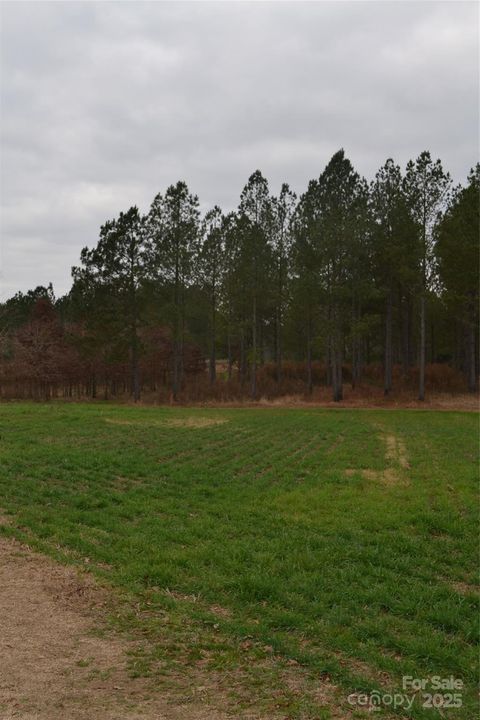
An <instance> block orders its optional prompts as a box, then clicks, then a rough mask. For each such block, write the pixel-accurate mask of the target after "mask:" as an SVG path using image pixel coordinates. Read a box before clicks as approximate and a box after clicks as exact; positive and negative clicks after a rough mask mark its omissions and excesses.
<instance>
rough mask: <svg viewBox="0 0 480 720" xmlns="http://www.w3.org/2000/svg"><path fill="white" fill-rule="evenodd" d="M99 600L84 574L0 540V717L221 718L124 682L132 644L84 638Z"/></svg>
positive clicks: (98, 591) (138, 681)
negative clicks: (128, 652)
mask: <svg viewBox="0 0 480 720" xmlns="http://www.w3.org/2000/svg"><path fill="white" fill-rule="evenodd" d="M105 599H106V595H105V593H104V591H102V589H101V588H99V587H98V586H97V585H95V583H94V582H93V580H91V579H90V578H89V577H88V576H85V577H84V576H83V575H82V574H80V573H78V572H77V571H76V570H75V569H72V568H68V567H64V566H62V565H58V564H56V563H54V562H53V561H51V560H49V559H48V558H44V557H42V556H40V555H37V554H35V553H33V552H32V551H30V550H29V549H28V548H25V547H24V546H22V545H20V544H19V543H17V542H15V541H13V540H7V539H5V538H0V657H1V663H0V718H1V719H2V720H13V719H15V720H18V719H21V720H92V718H98V719H99V720H136V719H138V720H153V719H154V718H155V720H180V718H181V719H182V720H207V718H208V720H224V718H226V716H224V715H220V714H218V713H215V712H214V711H212V709H211V708H210V707H206V706H203V707H202V706H201V705H199V706H198V707H195V706H194V704H192V703H189V704H188V705H180V706H179V705H178V704H170V703H169V698H168V697H166V696H165V695H163V696H162V695H161V693H160V691H155V689H154V688H152V687H151V686H149V685H148V683H147V681H145V680H142V679H131V678H129V677H128V675H127V673H126V652H127V651H128V650H129V649H131V648H132V647H133V644H132V643H130V644H129V642H128V641H124V640H122V639H119V638H100V637H95V636H94V635H92V634H91V630H92V628H94V627H95V625H96V624H97V623H98V617H99V615H101V608H102V606H103V605H104V603H105Z"/></svg>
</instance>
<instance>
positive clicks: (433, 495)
mask: <svg viewBox="0 0 480 720" xmlns="http://www.w3.org/2000/svg"><path fill="white" fill-rule="evenodd" d="M0 434H1V439H0V450H1V455H0V460H1V466H0V494H1V497H0V509H1V511H2V513H3V515H4V516H5V515H6V516H7V522H5V523H4V524H3V525H2V532H3V533H4V534H10V535H12V534H13V535H16V536H17V537H19V538H20V539H22V540H24V541H27V542H29V543H30V544H31V545H32V546H36V547H38V548H40V549H42V550H43V551H45V552H49V553H51V554H54V555H56V556H57V557H59V558H62V559H65V560H68V561H71V562H81V563H82V564H84V565H85V564H86V565H88V567H90V568H91V569H92V571H94V572H95V573H97V574H98V575H102V576H103V577H104V578H106V579H108V581H109V582H110V583H111V584H112V585H113V586H114V587H118V588H120V589H121V591H122V593H124V595H125V594H127V595H128V596H129V597H131V598H132V602H133V600H135V599H136V601H138V603H139V607H141V608H149V612H148V613H147V612H146V613H145V614H144V616H142V613H137V614H135V613H133V612H132V614H131V616H129V615H128V614H127V615H124V616H122V617H123V619H122V621H121V622H122V623H123V625H128V622H129V621H131V622H132V626H133V625H135V624H136V625H137V626H138V628H139V629H140V630H141V627H140V626H141V625H142V623H144V625H145V628H146V629H145V637H147V638H148V642H147V643H145V647H144V650H143V654H142V653H140V654H139V656H138V657H137V658H136V659H135V658H132V668H133V670H134V671H135V672H138V673H140V674H141V673H142V672H145V673H148V672H155V671H156V670H155V669H156V668H157V669H158V668H163V670H162V672H167V671H168V667H169V661H172V662H173V661H174V662H175V663H176V664H177V665H176V667H177V668H178V663H181V662H185V663H189V662H192V663H194V662H195V661H197V660H198V658H200V657H203V658H206V659H207V663H206V664H207V669H208V663H210V666H211V668H212V671H213V669H214V670H215V671H219V670H221V669H222V666H225V667H228V669H229V671H232V668H233V666H234V664H235V662H236V658H237V655H236V653H238V652H241V650H242V648H243V649H245V650H246V651H248V652H250V653H254V657H255V658H256V660H257V661H258V664H259V666H260V665H261V662H260V660H261V658H262V657H264V656H265V657H267V656H269V657H273V658H274V661H275V662H277V661H278V663H279V664H280V665H281V664H282V663H288V664H289V667H290V672H296V671H297V670H298V672H299V673H300V672H302V673H307V674H310V675H311V677H312V678H318V682H321V681H322V679H327V680H329V681H330V682H332V683H333V684H334V685H335V686H336V687H337V688H339V694H340V695H339V696H341V697H342V698H346V697H347V695H348V694H349V693H350V692H352V691H353V690H362V691H370V690H372V689H375V688H377V689H378V688H380V687H383V688H389V689H398V688H401V678H402V676H403V675H411V676H414V677H417V678H428V677H431V676H432V675H440V676H442V677H448V676H450V675H453V676H454V677H456V678H460V679H462V680H463V682H464V683H465V686H466V689H465V690H464V692H463V706H462V708H460V709H456V710H446V709H443V710H442V711H441V713H440V711H437V710H433V709H430V710H425V709H423V708H421V707H420V705H419V704H416V705H415V706H414V707H413V708H412V710H410V711H409V713H407V714H408V716H411V717H418V718H423V717H428V718H434V717H456V718H468V719H470V718H473V717H475V707H476V704H475V703H476V697H477V696H476V690H475V684H476V680H477V674H478V667H477V664H476V658H477V653H478V645H477V642H478V610H479V602H478V589H477V588H478V578H477V558H478V556H477V550H478V545H477V533H478V498H477V482H478V470H477V468H478V416H477V415H476V414H474V413H461V412H434V411H412V410H410V411H409V410H383V411H382V410H329V409H327V410H323V409H314V408H312V409H303V408H285V409H280V408H278V409H277V408H259V409H251V408H245V409H243V408H240V409H202V408H194V409H191V408H190V409H189V408H178V409H171V408H150V407H149V408H146V407H138V408H137V407H130V406H115V405H107V404H105V405H102V404H85V405H81V404H78V405H77V404H71V405H67V404H45V405H35V404H24V403H18V404H16V403H10V404H3V405H1V406H0ZM165 613H166V614H167V615H168V616H169V617H174V618H176V628H177V630H175V628H173V629H172V627H171V626H169V627H167V625H166V624H165V623H163V624H162V623H161V622H160V621H159V622H158V623H157V622H156V619H157V617H158V618H162V617H164V615H165ZM129 618H130V620H129ZM185 628H188V632H189V633H190V635H189V636H188V637H191V638H193V637H194V638H195V643H194V644H195V647H193V646H192V647H190V648H188V650H189V652H187V653H186V652H185V646H184V647H183V654H181V653H180V654H179V652H178V647H179V644H180V639H181V637H182V633H184V632H186V631H185ZM175 632H178V642H177V641H176V638H175ZM165 633H167V634H168V633H169V635H168V637H169V642H165ZM215 633H217V635H218V637H219V638H222V640H221V642H220V640H218V641H217V642H215V641H214V640H212V638H214V636H215ZM185 637H187V636H185ZM185 637H184V640H185ZM202 643H204V644H203V645H202ZM254 664H255V663H253V665H254ZM204 665H205V663H204ZM252 672H253V670H252ZM262 682H267V680H265V679H263V680H262V677H260V676H259V677H258V684H260V685H261V683H262ZM268 682H271V683H272V687H273V684H274V679H273V677H272V676H270V680H268ZM257 691H258V688H255V691H254V689H253V684H252V693H253V694H254V692H255V693H257ZM266 692H267V695H268V688H267V689H266ZM247 696H248V692H247ZM292 698H293V696H292V697H290V698H289V699H287V700H286V701H285V708H286V709H285V713H286V716H287V717H322V718H324V717H325V718H327V717H330V715H329V709H328V703H327V704H326V706H325V707H324V708H323V709H320V706H321V702H320V701H318V699H317V701H314V700H312V701H311V702H310V701H309V703H307V702H306V700H305V702H303V699H302V698H298V697H297V699H296V700H295V702H294V701H293V699H292ZM244 700H245V702H246V703H247V704H248V697H247V699H245V696H244ZM315 702H317V705H318V707H316V706H315ZM277 707H278V704H277ZM345 712H346V710H345ZM399 712H400V713H401V711H400V710H399ZM309 713H310V714H309Z"/></svg>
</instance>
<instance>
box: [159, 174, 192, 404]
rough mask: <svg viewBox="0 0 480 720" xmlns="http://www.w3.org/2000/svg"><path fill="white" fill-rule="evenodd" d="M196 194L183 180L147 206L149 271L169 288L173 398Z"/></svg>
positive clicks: (179, 372)
mask: <svg viewBox="0 0 480 720" xmlns="http://www.w3.org/2000/svg"><path fill="white" fill-rule="evenodd" d="M199 216H200V213H199V209H198V197H197V196H196V195H192V194H191V193H190V191H189V189H188V187H187V185H186V183H184V182H182V181H179V182H177V184H176V185H170V187H169V188H167V191H166V193H165V195H164V196H162V195H161V194H158V195H157V196H156V197H155V199H154V201H153V203H152V205H151V208H150V212H149V215H148V220H147V226H148V233H149V238H150V244H151V268H150V269H151V272H152V274H153V276H154V277H155V278H157V280H158V281H159V282H163V283H165V284H167V285H168V287H169V288H171V307H172V312H171V314H170V318H171V321H170V322H171V329H172V344H173V368H172V397H173V400H177V399H178V393H179V391H180V387H181V383H182V378H183V346H184V337H185V322H186V291H187V288H188V287H189V285H190V284H191V281H192V258H193V257H194V254H195V246H196V242H197V237H198V232H199Z"/></svg>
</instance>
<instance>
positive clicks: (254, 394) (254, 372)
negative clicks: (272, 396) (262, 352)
mask: <svg viewBox="0 0 480 720" xmlns="http://www.w3.org/2000/svg"><path fill="white" fill-rule="evenodd" d="M251 395H252V400H255V398H256V397H257V297H256V295H254V296H253V310H252V390H251Z"/></svg>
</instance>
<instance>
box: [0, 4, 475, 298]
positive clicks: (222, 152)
mask: <svg viewBox="0 0 480 720" xmlns="http://www.w3.org/2000/svg"><path fill="white" fill-rule="evenodd" d="M478 15H479V6H478V4H477V3H476V2H457V1H454V2H434V1H428V2H407V1H403V2H402V1H400V2H373V1H370V2H171V3H170V2H145V3H144V2H80V3H76V2H33V3H29V2H5V1H3V2H1V3H0V20H1V24H0V45H1V56H0V80H1V104H0V136H1V139H0V180H1V183H0V263H1V266H0V300H1V299H6V298H8V297H10V296H11V295H13V294H14V293H15V292H17V291H19V290H20V291H22V292H25V291H27V290H28V289H30V288H34V287H35V286H37V285H46V284H48V282H50V281H51V282H53V285H54V289H55V292H56V294H57V296H59V295H61V294H63V293H65V292H68V290H69V288H70V284H71V276H70V270H71V266H72V265H75V264H77V263H78V260H79V254H80V250H81V248H82V247H84V246H86V245H87V246H89V247H92V246H93V245H95V244H96V242H97V240H98V232H99V228H100V226H101V225H102V224H103V223H104V222H105V221H106V220H107V219H111V218H113V217H116V216H117V215H118V214H119V212H120V211H122V210H127V209H128V208H129V207H131V206H132V205H137V206H138V207H139V208H140V209H141V210H142V212H146V211H147V210H148V207H149V205H150V203H151V201H152V199H153V197H154V195H155V194H156V193H158V192H164V191H165V189H166V188H167V187H168V185H170V184H172V183H175V182H176V181H177V180H180V179H182V180H185V181H186V182H187V183H188V185H189V188H190V190H191V191H192V192H194V193H196V194H198V196H199V198H200V203H201V207H202V209H204V210H206V209H208V208H209V207H212V206H213V205H215V204H218V205H220V206H221V207H222V208H223V209H224V210H232V209H234V208H235V206H236V205H237V204H238V199H239V195H240V192H241V190H242V187H243V186H244V185H245V183H246V181H247V179H248V177H249V176H250V174H251V173H252V172H254V171H255V170H256V169H257V168H259V169H260V170H261V171H262V173H263V174H264V175H265V176H266V177H267V179H268V180H269V183H270V189H271V191H272V193H274V194H275V193H277V192H278V191H279V189H280V186H281V183H282V182H288V183H290V185H291V187H292V188H293V189H294V190H295V191H296V192H297V193H302V192H303V191H304V190H305V189H306V186H307V184H308V181H309V180H310V179H311V178H317V177H318V176H319V175H320V173H321V172H322V170H323V168H324V167H325V165H326V163H327V162H328V160H329V159H330V157H331V156H332V155H333V153H334V152H336V151H337V150H338V149H339V148H341V147H343V148H344V150H345V152H346V154H347V156H348V157H349V158H350V160H351V161H352V163H353V165H354V166H355V168H356V170H357V171H358V172H359V173H361V174H362V175H364V176H365V177H367V179H369V180H370V179H372V178H373V177H374V175H375V172H376V171H377V169H378V168H379V167H380V166H381V165H382V164H383V163H384V161H385V160H386V159H387V158H388V157H393V158H394V159H395V160H396V161H397V162H398V163H399V164H400V165H401V166H402V167H404V166H405V164H406V162H407V161H408V160H409V159H410V158H415V157H417V156H418V154H419V153H420V152H421V151H422V150H425V149H428V150H430V151H431V153H432V156H434V158H437V157H440V158H441V159H442V161H443V163H444V167H445V168H446V169H448V170H449V171H450V173H451V174H452V177H453V179H454V181H455V182H462V181H465V178H466V176H467V174H468V171H469V169H470V168H471V167H472V166H473V165H474V164H475V163H476V162H477V161H478V159H479V139H478V125H479V77H478V76H479V64H478V50H479V29H478V19H479V18H478Z"/></svg>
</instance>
